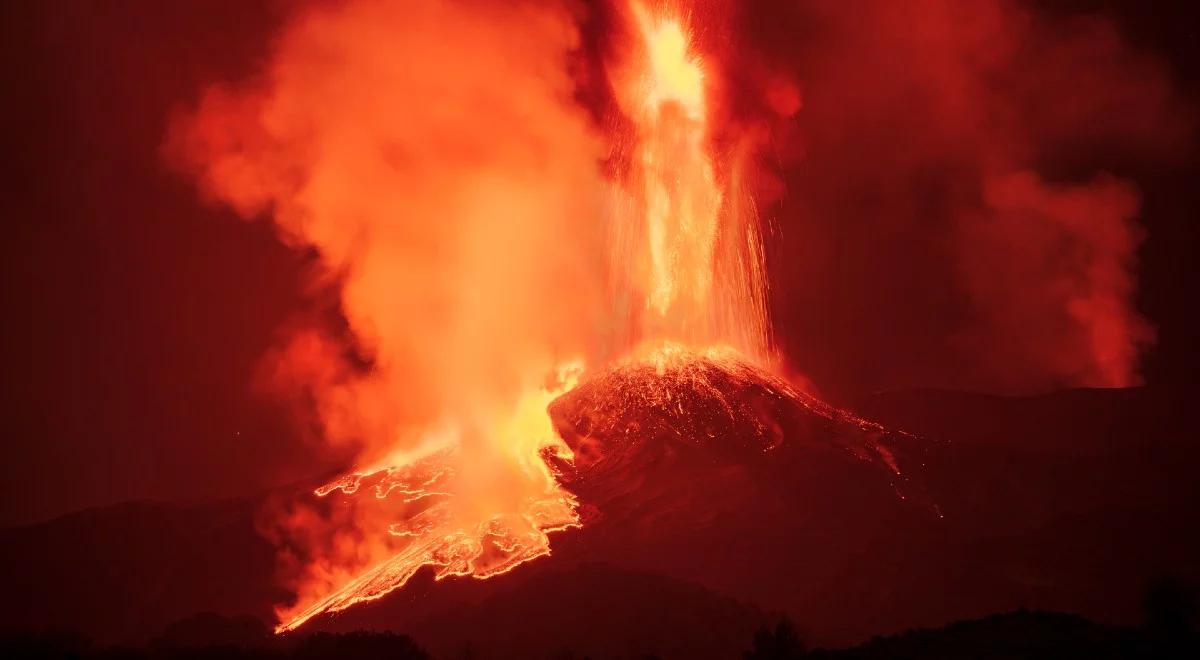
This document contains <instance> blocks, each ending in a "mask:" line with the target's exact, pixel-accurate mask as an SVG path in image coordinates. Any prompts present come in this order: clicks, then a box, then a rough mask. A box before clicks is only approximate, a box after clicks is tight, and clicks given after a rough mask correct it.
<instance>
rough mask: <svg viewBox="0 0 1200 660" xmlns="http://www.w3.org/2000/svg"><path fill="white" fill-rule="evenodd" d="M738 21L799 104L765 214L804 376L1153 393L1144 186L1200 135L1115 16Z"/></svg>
mask: <svg viewBox="0 0 1200 660" xmlns="http://www.w3.org/2000/svg"><path fill="white" fill-rule="evenodd" d="M739 19H740V26H741V35H740V38H741V39H742V40H744V41H745V43H746V44H751V45H753V48H754V49H755V51H756V52H755V55H754V57H755V58H757V59H758V60H760V61H765V62H770V63H771V66H773V67H775V68H776V69H777V70H779V71H782V72H785V73H786V74H787V75H788V76H789V77H791V78H792V79H793V80H795V81H796V82H797V84H798V85H799V87H800V89H801V98H802V99H803V104H802V105H803V107H802V108H801V109H800V110H799V112H798V113H797V115H796V121H795V123H794V124H791V125H788V126H782V127H781V126H778V125H777V126H775V127H773V128H772V131H773V135H772V144H773V146H774V153H773V157H774V158H773V161H772V162H770V163H768V164H769V165H770V166H772V168H773V169H774V171H775V172H776V173H778V174H779V176H781V177H782V179H783V182H784V186H783V190H782V193H781V196H780V197H779V198H778V201H776V202H773V203H770V204H767V205H765V207H764V214H765V215H767V216H769V217H770V218H772V219H773V220H774V221H775V223H776V224H777V225H778V229H779V235H778V236H777V237H776V238H775V240H774V245H773V246H772V247H773V250H772V252H771V254H770V256H771V259H770V265H771V271H772V272H771V275H772V284H773V287H774V300H773V302H774V307H775V316H776V328H777V331H778V336H779V338H780V340H781V342H782V344H783V346H784V348H785V352H786V353H787V354H788V355H789V357H790V358H791V361H792V363H793V364H794V366H795V367H796V368H798V369H800V370H802V371H804V372H805V373H807V374H808V375H810V376H811V377H812V379H813V380H814V381H815V382H816V383H817V384H818V385H820V386H822V387H824V388H827V389H828V390H830V391H831V392H843V393H845V392H850V391H862V390H876V389H889V388H898V387H913V386H931V387H948V388H969V389H976V390H983V391H993V392H1005V393H1024V392H1036V391H1045V390H1049V389H1054V388H1061V387H1073V386H1099V387H1109V386H1126V385H1134V384H1137V383H1139V382H1141V378H1140V372H1139V367H1140V361H1141V358H1142V356H1143V355H1144V352H1145V351H1146V350H1147V348H1149V347H1150V346H1152V345H1153V342H1154V336H1155V332H1154V323H1153V320H1151V319H1147V318H1145V317H1144V316H1143V315H1142V314H1141V313H1140V312H1139V310H1138V303H1137V270H1138V263H1137V262H1138V246H1139V245H1140V243H1141V241H1142V239H1143V237H1144V232H1143V230H1142V228H1141V225H1140V224H1139V213H1140V199H1139V198H1140V193H1139V189H1138V182H1137V181H1136V180H1135V179H1134V178H1133V177H1131V175H1130V172H1132V171H1134V170H1135V169H1137V168H1139V167H1140V168H1144V167H1146V166H1149V167H1154V166H1156V165H1157V166H1160V167H1161V166H1165V165H1168V164H1170V163H1171V162H1173V161H1174V160H1175V159H1177V158H1178V157H1180V154H1181V152H1182V150H1183V149H1184V148H1185V146H1184V145H1186V144H1189V143H1190V140H1191V139H1192V126H1191V125H1190V124H1191V122H1190V120H1189V116H1188V108H1187V107H1186V104H1185V102H1184V100H1183V99H1182V98H1181V95H1180V94H1179V92H1178V91H1177V89H1176V87H1175V84H1174V83H1173V81H1172V78H1171V74H1170V71H1169V70H1168V69H1167V67H1166V66H1165V65H1164V64H1163V62H1161V61H1160V60H1159V59H1157V58H1156V57H1155V56H1154V55H1153V53H1150V52H1146V51H1145V50H1144V49H1142V48H1138V47H1135V46H1133V45H1131V43H1130V42H1129V41H1128V40H1127V39H1126V38H1124V37H1123V35H1122V34H1121V33H1120V30H1119V29H1118V27H1117V26H1116V24H1115V23H1114V22H1113V21H1111V20H1109V19H1107V18H1106V17H1104V16H1100V15H1081V14H1068V13H1051V12H1049V11H1045V10H1037V9H1034V8H1033V7H1032V6H1031V5H1029V4H1027V3H1020V2H1007V1H986V2H972V3H960V2H951V1H943V0H929V1H927V2H920V3H894V2H887V1H875V2H863V3H842V2H824V1H815V2H801V3H795V4H791V5H787V6H776V7H773V8H772V9H771V10H770V11H767V10H765V9H764V8H760V7H758V6H749V5H747V6H746V7H745V8H744V9H743V11H742V13H741V14H740V15H739ZM746 59H747V60H748V59H749V58H746ZM739 64H741V65H747V64H746V63H745V62H743V63H735V64H734V66H738V65H739ZM771 187H772V188H776V189H777V187H776V186H774V185H773V184H772V186H771Z"/></svg>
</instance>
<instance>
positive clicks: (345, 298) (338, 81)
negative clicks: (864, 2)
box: [169, 1, 606, 605]
mask: <svg viewBox="0 0 1200 660" xmlns="http://www.w3.org/2000/svg"><path fill="white" fill-rule="evenodd" d="M577 39H578V37H577V33H576V28H575V20H574V18H573V17H572V16H571V15H570V14H569V13H568V12H567V11H566V10H564V9H562V8H558V7H552V6H546V5H542V4H538V3H519V4H510V3H486V4H485V3H474V2H415V3H414V2H374V1H361V2H360V1H351V2H341V3H331V4H328V5H319V6H316V7H314V8H309V9H306V10H303V11H300V12H298V13H297V15H296V16H295V17H294V18H293V19H292V20H291V21H290V23H289V24H288V25H287V27H286V28H285V29H284V30H283V32H282V34H281V35H280V36H279V37H278V41H277V43H276V44H275V47H274V49H273V53H272V55H271V56H270V58H269V61H268V62H267V63H266V65H265V68H263V70H262V71H261V75H260V76H259V77H258V78H257V79H254V80H251V81H249V82H246V83H244V84H242V85H240V86H236V87H227V86H216V87H212V88H210V89H208V90H207V91H206V92H205V93H204V95H203V98H202V99H201V100H200V102H199V105H198V107H197V108H196V110H195V111H194V112H192V113H190V114H189V115H187V116H185V117H181V118H180V119H179V121H178V122H177V123H176V126H175V130H174V131H173V133H172V135H171V138H170V144H169V151H170V153H171V154H172V156H173V157H174V158H175V160H176V162H177V163H179V164H181V165H182V166H183V167H184V168H185V169H186V170H187V171H189V172H190V173H192V174H193V175H194V176H195V177H196V178H197V179H198V180H199V182H200V184H201V187H202V189H203V191H204V192H205V193H207V194H208V195H209V196H211V197H212V198H214V199H215V200H217V201H219V202H223V203H226V204H229V205H232V206H233V207H234V208H235V209H237V210H238V211H239V213H241V214H242V215H243V216H245V217H246V218H259V217H269V218H270V219H271V221H273V222H274V223H275V225H276V226H277V227H278V229H279V233H280V235H281V237H282V238H283V240H285V241H286V242H288V243H291V244H293V245H295V246H297V247H298V248H301V249H311V250H313V251H315V252H316V254H317V255H318V257H319V268H318V269H317V272H316V273H315V274H314V282H313V286H314V287H318V288H325V289H333V290H335V291H337V292H338V295H337V309H336V310H335V311H336V312H337V313H338V314H333V315H332V316H337V315H339V314H340V316H342V317H344V319H345V325H344V326H343V327H340V328H339V327H338V325H337V324H336V323H334V324H330V323H321V322H316V321H314V322H312V323H306V324H300V327H299V329H298V330H296V331H295V332H293V333H291V335H290V336H289V337H288V338H286V340H285V342H284V345H283V346H282V347H281V348H280V350H279V351H278V352H277V353H276V354H275V355H274V356H272V357H271V358H270V360H269V362H268V364H267V365H266V367H265V371H266V372H267V375H268V378H267V380H268V381H270V382H271V383H273V385H274V386H275V389H276V391H279V392H282V393H285V394H287V395H288V396H290V397H292V398H293V399H294V400H295V401H296V403H297V404H298V405H297V410H298V411H300V412H301V414H304V415H305V416H306V417H307V418H308V419H309V421H310V422H311V423H312V424H313V425H314V426H315V428H316V430H317V435H319V436H320V437H321V438H322V439H323V440H325V441H327V442H329V443H332V444H333V445H335V446H336V445H342V446H343V447H349V448H350V449H351V451H352V452H353V455H354V456H356V463H355V465H357V466H358V467H359V468H364V469H369V468H373V467H374V468H382V467H384V466H388V465H394V464H397V463H403V462H404V460H405V458H406V457H409V456H410V455H412V454H419V453H421V452H430V451H435V450H438V449H442V448H444V447H445V446H446V445H449V444H453V445H455V446H456V447H459V448H461V450H462V451H465V452H471V453H474V454H475V456H476V460H473V461H470V462H469V463H470V465H471V466H473V469H474V471H473V472H472V473H471V475H470V478H469V479H468V477H467V476H466V475H465V474H459V477H460V480H461V482H462V483H460V484H459V485H458V486H457V491H456V492H458V493H459V494H463V493H465V492H466V489H467V488H468V487H471V488H475V489H477V490H478V492H473V493H472V494H471V495H470V496H465V495H464V496H463V497H460V498H459V499H458V500H457V501H458V502H459V503H462V506H463V507H470V506H477V507H478V508H479V509H480V511H482V509H483V508H486V507H492V506H494V507H495V508H496V509H498V510H505V506H509V505H507V504H504V503H501V502H498V501H495V500H496V499H497V498H499V499H503V498H509V499H511V500H513V501H514V502H516V503H515V504H512V505H511V507H510V508H513V509H515V508H517V507H518V506H523V505H524V504H523V503H524V502H525V501H526V499H527V498H529V497H535V496H536V495H537V493H535V494H532V495H531V493H529V492H524V491H523V490H522V484H523V483H524V482H523V481H522V477H519V476H514V475H515V474H517V473H520V472H521V471H522V470H525V471H528V470H529V469H530V467H529V466H528V465H519V464H517V463H519V461H518V460H517V459H515V458H514V456H515V453H514V452H515V451H516V450H515V449H514V448H513V447H512V446H511V445H505V446H501V445H500V444H498V443H500V441H501V440H504V441H511V438H508V437H503V438H501V437H500V436H502V435H503V434H504V432H505V430H504V429H503V428H501V427H502V426H503V425H504V424H512V423H515V422H514V421H513V420H512V419H511V417H512V416H513V415H514V414H520V412H521V410H520V406H528V405H533V404H525V403H521V402H522V401H526V400H528V399H522V398H521V397H522V396H523V395H524V394H525V393H526V392H528V391H531V390H532V391H537V390H538V388H541V387H542V386H543V385H544V384H546V381H547V378H548V377H550V376H552V374H553V373H554V370H555V367H556V365H558V364H560V363H561V362H563V361H564V360H569V359H572V358H579V357H582V356H586V355H587V353H588V352H589V351H590V350H591V345H590V342H591V341H592V338H593V337H595V336H596V328H597V327H598V326H599V325H600V313H601V311H602V306H603V305H604V296H603V293H602V289H603V286H604V282H603V277H602V270H603V266H604V264H605V263H606V260H605V257H604V254H603V245H602V244H603V236H604V227H603V225H602V223H601V222H600V221H599V220H598V214H599V212H600V207H601V205H602V201H601V200H602V197H603V195H602V193H603V189H602V186H603V181H604V179H603V177H602V176H601V174H600V167H599V161H600V158H601V156H602V151H601V149H602V147H601V143H600V141H599V140H598V138H597V137H596V136H595V135H594V133H593V129H592V128H591V124H590V122H589V117H588V115H587V113H586V112H585V111H584V110H583V109H582V108H581V107H579V105H578V104H577V103H575V102H574V100H573V94H574V83H573V80H572V78H571V76H570V74H569V67H568V57H569V55H570V53H571V52H572V50H573V49H574V48H575V47H576V45H577ZM534 408H535V410H536V408H537V406H534ZM544 408H545V401H543V402H542V403H541V404H540V409H541V410H543V411H544ZM514 410H516V411H517V412H516V413H514ZM539 414H541V417H542V418H544V417H545V416H544V414H543V413H540V412H539ZM501 420H503V422H502V421H501ZM517 421H520V420H517ZM539 423H540V424H541V425H543V426H544V428H545V432H546V433H549V420H548V419H542V420H540V422H539V420H533V422H532V425H533V427H534V428H531V429H526V428H523V429H520V432H519V434H520V435H521V439H522V441H523V442H527V443H537V442H541V441H544V440H545V438H542V437H538V436H537V433H538V432H540V431H541V430H542V428H541V427H539V426H538V424H539ZM527 436H532V437H527ZM530 453H533V451H532V450H531V451H530ZM484 468H487V472H488V473H487V474H482V473H481V470H484ZM460 472H461V471H460ZM538 476H539V475H537V474H534V476H533V477H531V479H533V480H535V481H536V480H537V477H538ZM506 480H507V481H506ZM527 480H528V479H527ZM468 482H469V483H468ZM509 482H511V483H509ZM538 487H540V488H543V489H545V488H549V487H550V486H549V485H547V484H544V483H541V484H540V486H538ZM411 497H414V495H406V497H405V498H399V497H398V498H396V499H395V502H396V504H394V505H392V506H390V508H388V510H386V511H375V510H368V509H365V508H364V509H361V510H358V511H355V512H346V511H338V510H324V511H322V510H319V509H311V508H309V506H308V505H297V504H287V505H286V507H285V508H286V509H287V510H286V511H282V512H276V513H274V514H272V515H271V516H269V517H270V518H271V519H270V520H269V521H268V523H267V527H268V530H267V531H268V533H269V534H271V535H272V536H273V537H275V538H276V541H277V542H278V543H279V544H280V546H281V548H283V549H284V550H285V559H287V560H288V561H287V563H286V565H285V566H284V568H285V571H289V572H291V573H292V574H291V575H290V576H288V577H289V580H290V582H291V583H292V586H293V587H295V588H296V589H297V590H298V591H299V593H300V598H301V603H300V605H303V604H306V603H305V602H304V601H305V600H306V599H308V600H311V599H314V598H317V597H319V596H322V595H324V594H326V593H328V592H329V590H330V589H331V588H333V587H336V586H339V585H340V584H342V583H344V582H345V581H346V580H347V579H348V578H349V576H351V575H353V574H354V573H355V572H357V571H358V570H360V569H362V568H363V567H365V566H370V565H374V564H375V563H377V562H379V561H381V560H382V559H384V558H386V557H388V556H390V555H391V553H393V552H394V547H393V542H397V543H398V542H399V541H398V540H397V539H394V538H393V539H389V538H388V536H387V534H386V533H383V534H382V536H383V537H384V538H383V540H382V541H379V540H378V538H377V537H378V536H379V534H377V535H376V537H371V536H369V535H365V534H364V533H363V529H364V528H368V527H373V528H374V529H376V530H387V528H388V523H387V522H386V520H387V516H389V515H390V516H396V515H397V508H403V506H404V504H405V503H406V502H407V501H408V499H409V498H411ZM489 498H492V499H489ZM484 500H487V501H486V502H485V501H484ZM389 501H391V500H389ZM364 506H365V505H364ZM326 508H327V507H326ZM457 513H458V514H461V515H463V516H466V515H471V514H472V513H473V512H468V513H464V512H463V511H458V512H457ZM479 515H481V516H485V515H487V514H486V512H481V513H479ZM395 519H397V518H395V517H393V518H392V520H395ZM368 521H372V522H371V524H370V525H369V524H368ZM381 521H382V522H381ZM526 532H528V533H530V534H536V533H537V530H522V532H521V533H526ZM514 533H516V532H514ZM394 534H399V535H402V534H401V533H400V532H394Z"/></svg>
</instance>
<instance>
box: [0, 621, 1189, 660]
mask: <svg viewBox="0 0 1200 660" xmlns="http://www.w3.org/2000/svg"><path fill="white" fill-rule="evenodd" d="M1170 623H1171V622H1155V623H1154V624H1153V625H1151V626H1150V627H1148V628H1141V629H1138V628H1123V627H1116V626H1104V625H1100V624H1097V623H1093V622H1090V621H1088V620H1086V619H1083V618H1080V617H1077V616H1072V615H1066V614H1055V613H1049V612H1029V611H1025V610H1021V611H1017V612H1012V613H1009V614H1000V615H995V616H991V617H988V618H986V619H980V620H975V621H963V622H958V623H953V624H950V625H948V626H945V627H943V628H938V629H925V630H913V631H908V632H905V633H902V634H899V635H891V636H887V637H876V638H874V639H872V640H870V641H868V642H866V643H864V644H861V645H858V646H855V647H850V648H844V649H822V648H816V649H809V648H808V647H807V646H806V644H805V642H804V640H803V639H802V638H801V637H800V636H799V635H798V633H797V632H796V629H795V628H794V626H793V625H792V624H791V622H789V621H787V620H781V621H779V622H778V623H776V624H775V625H773V626H763V627H761V628H759V630H758V631H757V632H755V634H754V635H753V637H752V638H750V639H747V640H745V644H744V645H745V648H746V650H745V651H743V652H742V653H734V654H730V655H729V656H727V657H729V658H738V657H741V658H744V659H745V660H784V659H792V658H811V659H813V660H820V659H827V660H885V659H886V660H892V659H895V660H900V659H910V658H911V659H917V658H921V659H924V660H939V659H951V658H954V659H992V660H1008V659H1012V660H1018V659H1032V658H1039V659H1040V658H1045V659H1056V660H1059V659H1073V658H1078V659H1081V660H1082V659H1088V660H1105V659H1113V660H1117V659H1124V658H1149V659H1154V658H1164V659H1169V658H1192V657H1195V654H1196V653H1198V652H1200V646H1198V645H1197V642H1198V641H1200V639H1198V638H1197V636H1196V635H1195V634H1194V633H1192V632H1190V631H1187V630H1184V629H1181V628H1175V627H1170ZM1160 625H1167V626H1168V627H1165V628H1163V627H1160ZM491 651H492V650H491V649H488V648H475V647H470V648H465V649H463V651H462V652H461V653H458V654H455V655H450V656H441V657H444V658H475V657H526V658H547V659H553V660H569V659H575V658H597V659H599V658H623V659H624V658H628V659H630V660H633V659H639V660H642V659H645V660H648V659H650V658H659V657H665V656H660V655H659V654H658V651H657V649H656V648H654V647H652V646H649V647H645V648H641V649H634V648H628V649H625V650H624V651H621V652H617V653H603V652H601V653H596V652H595V651H596V650H595V649H590V648H586V647H582V650H580V647H572V646H570V645H564V646H561V647H559V648H557V649H555V650H554V651H552V652H550V653H545V654H536V655H528V656H509V655H504V656H496V655H495V654H494V653H492V652H491ZM0 656H2V657H5V658H46V659H51V658H54V659H62V660H67V659H78V660H93V659H94V660H104V659H112V660H118V659H124V658H129V659H143V658H144V659H145V660H158V659H161V660H184V659H187V660H209V659H212V660H216V659H218V658H232V659H238V658H244V659H247V660H250V659H259V658H262V659H264V660H267V659H270V660H291V659H295V660H379V659H383V658H387V659H391V660H425V659H427V658H431V657H433V656H431V655H430V654H429V653H428V652H427V651H425V650H424V649H422V648H421V647H419V646H418V645H417V644H416V643H415V642H414V641H413V640H412V638H410V637H408V636H406V635H400V634H396V633H390V632H385V633H378V632H377V633H372V632H352V633H340V634H338V633H311V634H298V635H292V636H287V637H276V636H273V635H271V634H270V631H269V630H268V629H267V627H266V626H264V625H262V624H261V623H260V622H258V621H256V620H254V619H250V618H240V619H236V618H235V619H226V618H222V617H219V616H217V615H213V614H203V615H197V616H195V617H192V618H190V619H188V620H185V621H180V622H177V623H176V624H173V625H172V626H170V627H168V629H167V631H166V632H165V634H164V635H162V636H161V637H158V638H156V639H154V640H152V641H151V642H149V643H148V644H146V645H144V646H140V647H134V646H129V645H126V646H112V645H110V646H104V645H97V644H94V643H92V642H91V641H89V640H87V639H86V638H84V637H81V636H73V635H67V634H57V635H56V634H42V635H26V636H20V637H10V638H7V639H4V640H0Z"/></svg>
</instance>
